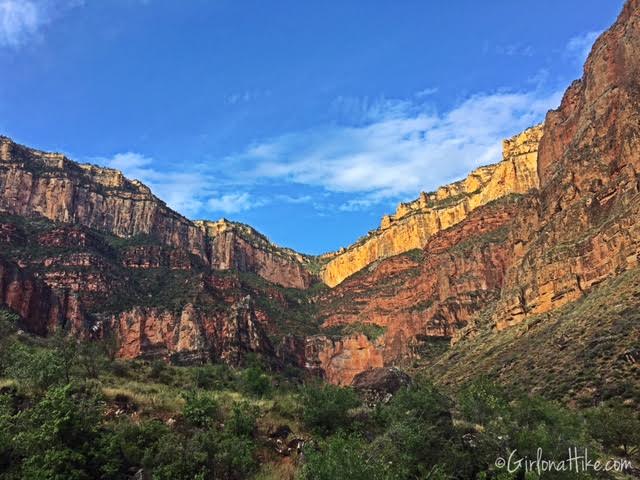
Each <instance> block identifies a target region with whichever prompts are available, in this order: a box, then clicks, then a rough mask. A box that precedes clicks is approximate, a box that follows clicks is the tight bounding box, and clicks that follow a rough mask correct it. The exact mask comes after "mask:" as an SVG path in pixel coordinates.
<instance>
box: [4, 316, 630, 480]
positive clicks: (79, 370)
mask: <svg viewBox="0 0 640 480" xmlns="http://www.w3.org/2000/svg"><path fill="white" fill-rule="evenodd" d="M16 320H17V319H16V316H15V315H13V314H11V313H9V312H7V311H3V310H0V346H1V347H2V349H1V350H0V478H2V479H7V480H18V479H52V480H53V479H55V480H58V479H60V480H63V479H64V480H68V479H71V480H76V479H78V480H86V479H100V480H111V479H113V480H115V479H123V478H132V477H134V476H135V475H136V474H138V475H142V477H140V478H150V479H154V480H155V479H158V480H165V479H166V480H169V479H171V480H182V479H185V480H187V479H189V480H191V479H218V478H220V479H229V480H235V479H250V478H253V479H279V478H296V479H301V480H325V479H326V480H329V479H341V478H349V479H362V480H378V479H380V480H404V479H411V478H420V479H426V478H429V479H514V480H515V479H516V478H527V479H530V478H531V479H537V478H539V477H538V476H537V475H536V474H533V475H532V474H528V475H527V476H521V475H522V473H523V472H516V473H514V474H509V473H507V472H506V470H504V469H499V468H498V467H496V466H495V460H496V458H497V457H498V456H506V455H508V454H509V452H511V451H513V450H517V451H518V455H519V456H520V457H525V456H529V457H530V458H535V457H536V452H537V449H538V448H542V449H543V452H544V455H545V458H548V459H554V460H562V459H564V458H566V456H567V450H568V448H569V447H573V446H577V447H578V448H588V449H589V454H590V456H591V455H592V456H593V458H594V459H597V458H599V459H606V458H611V457H612V456H617V455H619V456H623V457H625V458H630V459H632V460H633V461H634V462H637V460H638V458H637V456H638V446H639V444H640V437H639V435H638V432H640V418H639V416H638V412H637V410H636V409H635V408H634V407H633V406H632V405H630V404H629V405H626V404H623V403H621V402H620V401H617V400H613V399H612V400H610V401H606V402H603V403H601V404H600V405H598V406H597V407H595V408H591V409H587V410H585V411H580V410H570V409H567V408H566V407H563V406H562V405H560V404H559V403H556V402H553V401H548V400H544V399H542V398H540V397H535V396H529V395H525V394H523V393H521V392H519V391H517V390H515V389H513V388H505V387H501V386H498V385H496V384H494V383H493V382H492V381H490V380H489V379H487V378H482V379H479V380H476V381H473V382H470V383H468V384H467V385H464V386H462V387H461V388H460V389H459V390H458V391H457V393H456V394H455V395H446V394H444V393H443V392H442V391H441V390H439V388H438V387H436V386H435V385H433V384H432V383H431V382H429V381H428V380H427V379H426V378H424V377H418V378H417V379H416V380H415V381H414V384H413V385H412V386H411V387H409V388H404V389H401V390H400V391H399V392H397V393H396V394H395V395H394V396H393V398H392V399H391V400H390V401H389V402H387V403H381V404H379V405H378V406H376V407H374V408H370V407H367V406H366V405H364V404H363V403H362V401H361V400H360V398H359V397H358V396H357V395H356V393H355V392H354V391H352V390H351V389H347V388H341V387H336V386H332V385H327V384H321V383H316V382H311V381H307V382H306V384H305V383H299V381H298V380H297V377H296V376H289V377H288V376H285V375H284V374H281V373H274V372H270V371H268V370H267V369H266V368H265V367H264V365H262V364H261V363H260V361H259V359H257V358H253V359H249V362H248V365H249V366H248V367H247V368H245V369H243V370H234V369H231V368H229V367H226V366H223V365H203V366H198V367H176V366H172V365H167V364H164V363H161V362H151V363H149V362H141V361H128V362H124V361H119V360H112V359H111V357H110V355H109V352H110V346H109V343H108V342H104V343H96V344H90V345H88V344H83V343H76V342H75V341H73V340H70V339H68V338H66V337H62V336H56V337H53V338H50V339H38V338H32V337H29V336H27V335H25V334H19V333H18V332H17V330H16V328H15V321H16ZM87 363H88V364H89V366H87ZM282 425H286V426H287V428H289V429H291V430H292V431H293V432H295V433H293V434H290V436H289V438H290V439H291V438H298V439H303V440H304V447H303V451H304V454H302V455H301V454H299V453H296V450H295V449H294V450H293V451H292V452H291V453H290V454H289V455H290V456H288V457H286V456H282V455H281V454H279V453H277V452H276V443H275V440H274V439H273V438H272V437H270V433H271V432H273V431H274V430H276V429H281V428H282V427H281V426H282ZM303 457H304V460H303ZM587 476H588V475H587ZM544 478H551V479H554V478H559V479H560V478H562V479H565V478H585V477H581V476H580V475H577V474H575V473H572V474H568V473H567V472H560V473H553V472H546V473H545V474H544ZM603 478H608V477H603Z"/></svg>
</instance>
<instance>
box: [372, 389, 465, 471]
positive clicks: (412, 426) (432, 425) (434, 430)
mask: <svg viewBox="0 0 640 480" xmlns="http://www.w3.org/2000/svg"><path fill="white" fill-rule="evenodd" d="M450 407H451V406H450V401H449V399H448V398H447V397H445V396H444V395H442V394H441V393H440V392H438V390H437V389H436V388H435V387H434V386H433V385H432V384H431V383H430V382H428V381H426V380H424V379H417V380H416V382H415V384H414V385H413V386H411V387H410V388H404V389H401V390H399V391H398V392H397V393H396V395H395V396H394V397H393V399H392V400H391V402H390V403H389V404H388V405H386V406H384V407H382V408H381V412H380V417H381V418H382V419H383V420H384V421H385V423H386V431H385V432H384V433H383V434H382V435H380V436H379V437H378V438H377V439H376V440H375V441H374V442H373V443H372V445H371V452H372V455H373V456H375V457H377V458H382V459H384V462H385V463H389V464H391V465H393V466H394V475H396V476H397V477H398V478H427V477H428V478H432V477H433V476H434V475H436V472H443V471H444V470H445V463H446V461H447V459H449V458H451V457H452V453H451V451H452V449H453V445H454V442H455V440H456V432H455V429H454V427H453V421H452V418H451V413H450ZM458 468H460V466H458V465H455V466H454V467H452V468H449V470H451V471H458ZM460 472H462V468H460Z"/></svg>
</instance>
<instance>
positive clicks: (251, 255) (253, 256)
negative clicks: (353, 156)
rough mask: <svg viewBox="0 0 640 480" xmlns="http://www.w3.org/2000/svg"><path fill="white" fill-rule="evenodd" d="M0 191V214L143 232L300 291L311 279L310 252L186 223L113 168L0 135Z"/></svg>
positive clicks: (230, 229) (221, 227)
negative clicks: (296, 250) (304, 252)
mask: <svg viewBox="0 0 640 480" xmlns="http://www.w3.org/2000/svg"><path fill="white" fill-rule="evenodd" d="M0 190H1V191H2V195H0V211H5V212H8V213H11V214H14V215H21V216H43V217H45V218H48V219H50V220H53V221H56V222H64V223H75V224H81V225H84V226H87V227H91V228H95V229H97V230H101V231H104V232H108V233H110V234H112V235H115V236H118V237H123V238H131V237H136V236H150V237H153V238H154V239H157V240H158V241H159V242H160V243H161V244H164V245H168V246H171V247H175V248H177V249H179V250H180V251H181V252H182V254H183V255H184V254H193V255H195V256H197V257H198V258H199V259H200V260H201V261H202V262H204V263H207V264H210V266H211V267H212V268H214V269H220V270H229V269H237V270H240V271H243V272H252V273H256V274H257V275H260V276H262V277H263V278H265V279H266V280H268V281H271V282H274V283H277V284H279V285H282V286H285V287H291V288H307V287H309V286H310V285H311V284H312V283H313V282H314V281H315V276H314V275H312V274H311V273H310V272H309V270H308V265H309V263H310V257H306V256H304V255H301V254H298V253H297V252H294V251H293V250H290V249H285V248H280V247H277V246H276V245H273V244H272V243H271V242H269V241H268V240H267V239H266V237H264V236H263V235H262V234H260V233H258V232H257V231H255V230H254V229H252V228H251V227H249V226H247V225H242V224H238V223H234V222H228V221H226V220H221V221H219V222H206V221H203V222H191V221H190V220H188V219H186V218H184V217H183V216H181V215H179V214H178V213H176V212H174V211H173V210H171V209H170V208H169V207H167V205H166V204H165V203H164V202H162V201H161V200H160V199H158V198H157V197H155V196H154V195H153V194H152V193H151V190H149V188H147V187H146V186H145V185H143V184H142V183H140V182H138V181H135V180H129V179H127V178H126V177H124V175H122V173H121V172H119V171H117V170H113V169H109V168H101V167H96V166H93V165H83V164H78V163H76V162H73V161H71V160H69V159H68V158H67V157H65V156H64V155H61V154H57V153H46V152H41V151H39V150H34V149H31V148H27V147H24V146H22V145H18V144H16V143H15V142H13V141H11V140H10V139H8V138H6V137H1V136H0Z"/></svg>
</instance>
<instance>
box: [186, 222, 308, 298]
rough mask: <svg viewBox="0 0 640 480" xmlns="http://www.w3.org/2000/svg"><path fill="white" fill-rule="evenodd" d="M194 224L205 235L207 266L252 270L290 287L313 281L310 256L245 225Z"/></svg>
mask: <svg viewBox="0 0 640 480" xmlns="http://www.w3.org/2000/svg"><path fill="white" fill-rule="evenodd" d="M195 223H196V225H198V226H199V227H201V228H202V229H203V230H204V231H205V232H206V234H207V237H208V238H209V243H210V259H211V266H212V267H213V268H215V269H218V270H237V271H239V272H253V273H256V274H258V275H259V276H261V277H262V278H264V279H265V280H268V281H270V282H273V283H276V284H278V285H282V286H284V287H290V288H300V289H305V288H309V287H310V286H311V284H312V283H313V282H314V281H316V278H315V276H314V275H312V274H311V272H310V271H309V264H310V262H311V260H310V257H307V256H306V255H302V254H300V253H298V252H295V251H293V250H291V249H288V248H282V247H278V246H276V245H274V244H273V243H271V242H270V241H269V240H268V239H267V238H266V237H265V236H264V235H262V234H260V233H259V232H257V231H256V230H255V229H253V228H251V227H250V226H249V225H244V224H242V223H237V222H230V221H228V220H226V219H222V220H219V221H217V222H210V221H197V222H195Z"/></svg>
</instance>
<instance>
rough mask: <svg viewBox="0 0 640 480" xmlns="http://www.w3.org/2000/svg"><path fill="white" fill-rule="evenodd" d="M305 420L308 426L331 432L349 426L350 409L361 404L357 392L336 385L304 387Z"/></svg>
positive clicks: (316, 429)
mask: <svg viewBox="0 0 640 480" xmlns="http://www.w3.org/2000/svg"><path fill="white" fill-rule="evenodd" d="M301 396H302V408H303V414H302V417H303V421H304V423H305V425H306V426H307V427H308V428H311V429H312V430H315V431H316V432H319V433H323V434H331V433H334V432H336V431H337V430H339V429H342V428H346V427H348V426H349V420H350V417H349V410H350V409H352V408H355V407H357V406H358V405H359V404H360V401H359V400H358V396H357V395H356V393H355V392H354V391H353V390H351V389H349V388H340V387H336V386H334V385H329V384H324V385H318V386H316V385H311V386H305V387H303V388H302V395H301Z"/></svg>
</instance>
